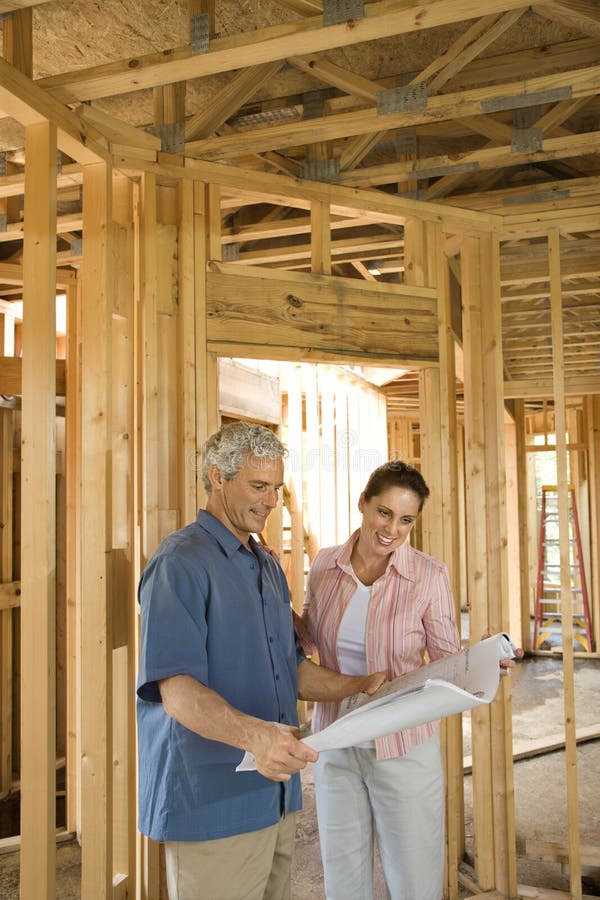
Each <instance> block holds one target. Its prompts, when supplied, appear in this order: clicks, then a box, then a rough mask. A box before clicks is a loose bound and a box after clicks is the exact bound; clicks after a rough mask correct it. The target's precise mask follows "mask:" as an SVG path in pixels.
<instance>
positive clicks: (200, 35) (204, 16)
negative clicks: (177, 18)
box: [190, 13, 210, 53]
mask: <svg viewBox="0 0 600 900" xmlns="http://www.w3.org/2000/svg"><path fill="white" fill-rule="evenodd" d="M209 44H210V25H209V21H208V13H194V15H192V16H190V45H191V49H192V53H206V52H207V50H208V48H209Z"/></svg>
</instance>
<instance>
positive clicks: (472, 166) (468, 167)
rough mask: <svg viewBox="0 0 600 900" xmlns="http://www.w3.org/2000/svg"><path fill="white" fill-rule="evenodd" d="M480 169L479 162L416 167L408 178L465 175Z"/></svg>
mask: <svg viewBox="0 0 600 900" xmlns="http://www.w3.org/2000/svg"><path fill="white" fill-rule="evenodd" d="M477 171H479V163H477V162H465V163H454V164H451V163H449V164H448V165H447V166H431V168H429V169H416V170H415V171H414V172H409V173H408V178H444V177H445V176H446V175H464V174H465V173H467V172H477Z"/></svg>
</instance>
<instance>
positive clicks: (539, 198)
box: [502, 188, 571, 206]
mask: <svg viewBox="0 0 600 900" xmlns="http://www.w3.org/2000/svg"><path fill="white" fill-rule="evenodd" d="M570 196H571V191H570V190H569V189H568V188H557V189H556V190H550V191H535V192H534V193H533V194H520V195H519V196H518V197H505V198H504V199H503V201H502V206H517V205H518V204H523V203H547V202H548V201H551V200H568V199H569V197H570Z"/></svg>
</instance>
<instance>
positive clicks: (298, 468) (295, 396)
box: [286, 366, 304, 613]
mask: <svg viewBox="0 0 600 900" xmlns="http://www.w3.org/2000/svg"><path fill="white" fill-rule="evenodd" d="M287 396H288V413H287V414H288V423H287V424H288V429H287V442H286V443H287V446H288V449H289V451H290V459H289V460H288V464H287V471H286V480H287V487H288V491H289V497H290V509H289V513H290V519H291V524H292V537H291V544H292V553H291V586H290V590H291V594H292V605H293V607H294V609H295V610H296V612H297V613H301V612H302V604H303V603H304V513H303V507H304V487H303V480H304V479H303V465H302V462H303V441H302V387H301V369H300V367H296V366H293V367H290V369H289V371H288V378H287Z"/></svg>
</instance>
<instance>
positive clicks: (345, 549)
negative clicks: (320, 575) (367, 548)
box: [329, 528, 415, 581]
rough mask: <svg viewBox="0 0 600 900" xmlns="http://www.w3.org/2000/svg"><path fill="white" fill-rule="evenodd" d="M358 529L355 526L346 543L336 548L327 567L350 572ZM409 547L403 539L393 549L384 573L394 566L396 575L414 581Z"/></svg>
mask: <svg viewBox="0 0 600 900" xmlns="http://www.w3.org/2000/svg"><path fill="white" fill-rule="evenodd" d="M359 530H360V529H358V528H357V529H356V531H355V532H354V533H353V534H351V535H350V537H349V539H348V540H347V541H346V543H345V544H342V545H341V546H340V547H339V548H338V552H337V553H336V554H335V556H334V557H333V559H332V560H331V564H330V566H329V568H333V567H334V566H339V567H340V569H343V570H344V572H348V573H351V572H352V566H351V563H350V557H351V555H352V548H353V547H354V544H355V543H356V540H357V539H358V533H359ZM410 549H411V548H410V544H409V542H408V540H406V541H404V543H403V544H401V545H400V546H399V547H397V548H396V550H394V552H393V553H392V554H391V558H390V560H389V562H388V564H387V567H386V573H387V572H388V571H389V569H390V568H394V569H395V570H396V572H397V573H398V575H401V576H402V577H403V578H408V579H409V581H414V580H415V576H414V566H413V565H412V560H411V558H410Z"/></svg>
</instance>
